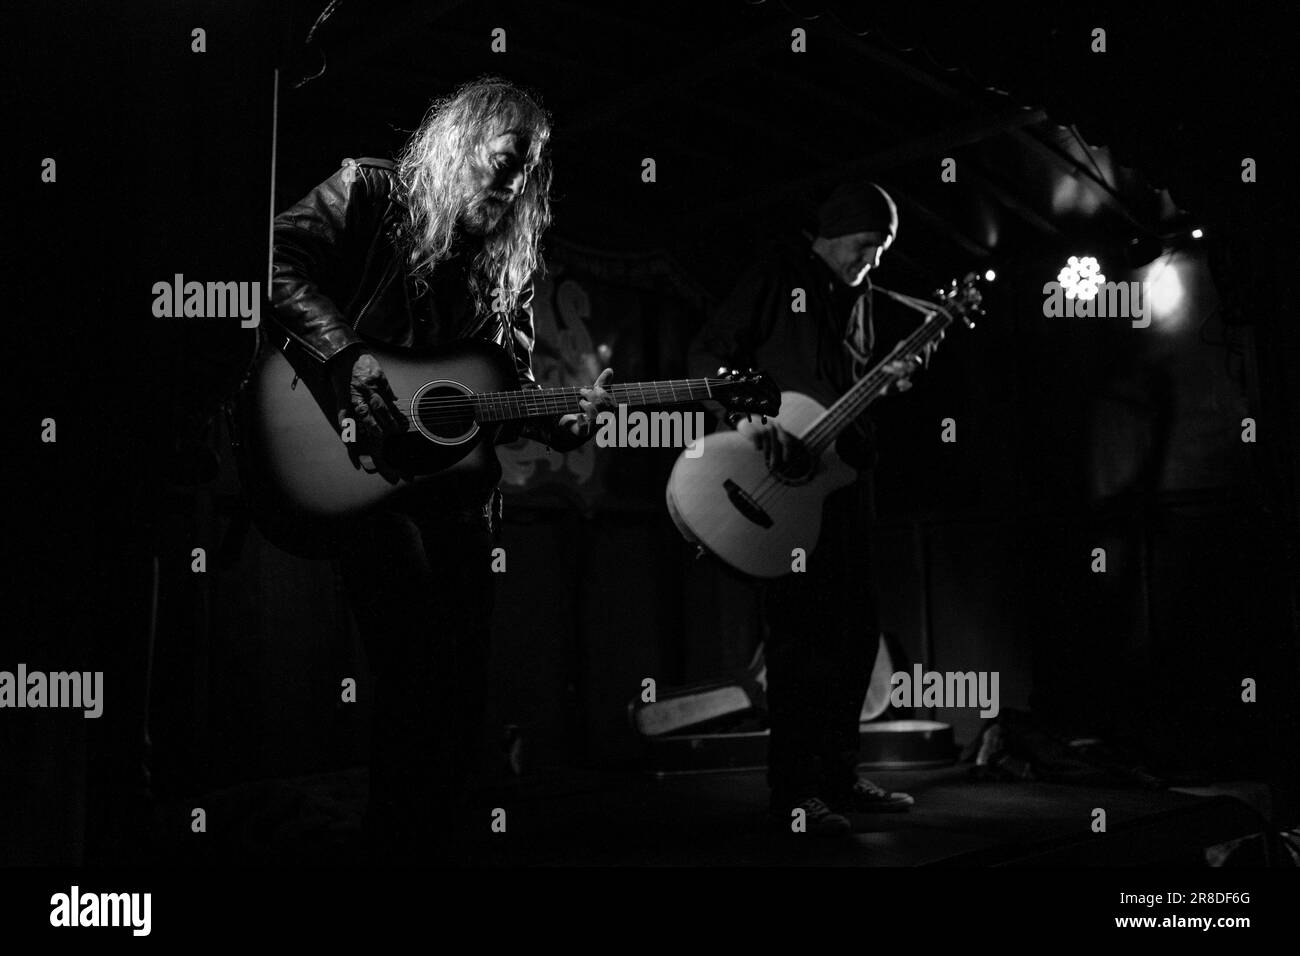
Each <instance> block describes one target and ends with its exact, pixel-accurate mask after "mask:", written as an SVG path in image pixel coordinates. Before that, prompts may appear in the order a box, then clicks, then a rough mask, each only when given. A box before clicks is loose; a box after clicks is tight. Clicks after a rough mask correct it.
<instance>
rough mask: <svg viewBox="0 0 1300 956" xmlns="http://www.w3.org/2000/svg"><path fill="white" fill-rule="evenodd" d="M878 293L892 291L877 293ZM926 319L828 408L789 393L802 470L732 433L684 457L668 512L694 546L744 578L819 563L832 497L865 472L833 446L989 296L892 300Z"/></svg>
mask: <svg viewBox="0 0 1300 956" xmlns="http://www.w3.org/2000/svg"><path fill="white" fill-rule="evenodd" d="M877 291H881V292H883V291H885V290H880V289H878V290H877ZM887 294H889V295H891V296H892V297H894V298H896V299H899V300H900V301H903V302H904V303H905V304H907V305H909V306H911V307H913V308H917V309H918V310H921V311H922V312H923V314H924V315H925V320H924V321H923V322H922V324H921V326H920V327H919V328H918V329H916V331H914V332H913V333H912V334H911V335H909V336H908V337H907V338H906V339H904V340H903V341H901V342H899V343H898V345H897V346H896V347H895V348H894V349H893V351H891V352H890V353H889V354H888V355H887V356H885V358H884V359H883V360H881V362H880V363H879V364H877V365H876V366H875V367H874V368H872V369H871V370H870V371H868V372H867V373H866V374H865V375H863V376H862V378H860V379H858V381H857V382H856V383H854V385H853V387H852V388H850V389H849V390H848V391H847V392H845V393H844V395H843V396H841V397H840V399H839V400H838V401H837V402H835V404H833V405H832V406H831V407H830V408H824V407H823V406H822V405H821V404H819V403H818V402H816V401H815V400H813V399H811V398H809V397H808V396H807V395H803V394H801V393H799V392H782V393H781V411H780V414H778V415H777V416H776V421H777V423H778V424H779V425H780V426H781V427H782V428H783V429H785V431H787V432H789V433H790V434H791V435H793V436H795V437H797V438H798V439H799V440H800V441H801V442H802V443H803V447H804V449H805V450H806V451H807V455H805V456H801V461H800V462H799V463H797V465H798V466H797V467H790V466H785V467H783V468H781V469H780V470H777V469H773V468H770V467H768V465H767V464H766V462H765V460H764V454H763V452H762V451H761V450H759V449H757V448H755V447H754V443H753V442H752V441H751V440H750V439H749V438H747V437H745V436H743V435H740V434H739V433H737V432H734V431H721V432H715V433H714V434H712V435H707V436H705V437H704V439H703V446H702V448H701V449H700V454H699V455H698V457H692V458H687V457H685V456H684V455H683V456H679V457H678V459H677V463H676V465H675V466H674V467H673V471H672V474H671V475H670V476H669V479H668V487H667V490H666V497H667V500H668V512H669V514H670V515H671V516H672V519H673V522H674V523H675V524H676V525H677V528H678V530H679V531H680V532H681V533H682V535H683V536H684V537H685V538H686V540H687V541H689V542H691V543H693V544H695V545H698V546H699V547H700V548H702V549H703V550H704V551H705V552H707V553H710V554H713V555H715V556H716V557H718V558H720V559H721V560H722V561H724V562H725V563H727V564H729V565H730V566H731V567H733V568H735V569H736V570H737V571H740V572H741V573H743V574H747V575H750V576H752V577H758V578H778V577H781V576H783V575H785V574H788V573H790V571H791V567H792V556H793V553H794V549H795V548H801V549H803V552H804V553H805V554H812V551H813V548H814V547H815V546H816V544H817V539H818V538H819V537H820V535H821V521H822V505H823V503H824V502H825V500H826V496H827V495H829V494H830V493H831V492H833V491H835V490H836V489H838V488H843V487H844V486H846V485H848V484H850V483H852V482H853V481H854V480H855V479H856V478H857V471H856V470H855V469H853V468H851V467H850V466H849V465H848V464H846V463H845V462H844V460H843V459H841V458H840V456H839V455H838V454H837V453H836V451H835V440H836V439H837V438H838V437H839V436H840V433H841V432H843V431H844V429H845V428H847V427H848V426H849V424H850V423H852V422H853V420H854V419H855V418H857V416H858V415H859V414H860V413H861V412H862V410H863V409H865V408H866V407H867V406H868V405H870V404H871V403H872V402H874V401H875V400H876V399H877V398H879V397H880V396H881V395H883V394H884V393H885V391H886V390H887V389H888V387H889V385H890V384H891V382H892V381H893V380H894V378H895V377H896V376H895V375H894V373H891V372H887V371H885V366H887V365H889V364H890V363H891V362H894V361H897V360H899V359H909V358H913V357H919V356H921V355H923V354H927V351H928V350H929V349H931V348H932V347H933V346H934V345H936V344H937V343H938V341H939V339H940V338H941V337H942V336H943V334H944V332H945V331H946V330H947V329H948V328H949V327H950V326H952V325H953V323H955V322H962V323H964V324H965V325H967V326H970V327H973V326H974V321H973V320H972V319H971V316H972V315H974V314H978V311H979V306H980V301H981V295H980V292H979V290H978V288H976V278H975V276H974V274H968V275H967V276H966V277H965V279H964V280H963V281H962V283H961V284H960V285H958V283H957V282H956V281H955V280H954V281H953V283H952V285H951V288H950V289H949V290H947V291H946V292H940V293H937V297H938V299H939V301H938V302H927V301H926V300H923V299H914V298H912V297H910V296H901V295H899V294H898V293H887Z"/></svg>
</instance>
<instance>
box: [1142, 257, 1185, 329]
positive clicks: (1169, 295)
mask: <svg viewBox="0 0 1300 956" xmlns="http://www.w3.org/2000/svg"><path fill="white" fill-rule="evenodd" d="M1144 285H1145V286H1146V295H1147V301H1149V302H1150V303H1151V313H1152V316H1153V317H1154V318H1155V319H1156V320H1157V321H1160V320H1162V319H1163V320H1168V319H1170V318H1172V317H1173V315H1174V313H1176V312H1177V311H1178V309H1179V307H1180V306H1181V305H1182V304H1183V279H1182V276H1181V275H1179V269H1178V265H1177V264H1176V263H1174V262H1171V261H1169V260H1168V259H1165V260H1161V261H1159V262H1156V263H1155V264H1154V265H1152V266H1151V268H1150V269H1149V270H1148V271H1147V277H1146V282H1145V283H1144Z"/></svg>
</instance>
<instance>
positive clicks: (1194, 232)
mask: <svg viewBox="0 0 1300 956" xmlns="http://www.w3.org/2000/svg"><path fill="white" fill-rule="evenodd" d="M1204 235H1205V231H1204V230H1203V229H1193V230H1192V238H1193V239H1200V238H1201V237H1202V236H1204Z"/></svg>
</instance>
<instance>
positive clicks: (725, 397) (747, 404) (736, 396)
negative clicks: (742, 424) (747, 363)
mask: <svg viewBox="0 0 1300 956" xmlns="http://www.w3.org/2000/svg"><path fill="white" fill-rule="evenodd" d="M718 375H719V376H720V377H721V379H722V381H721V382H717V381H714V382H712V383H711V386H710V389H711V391H712V393H713V399H714V401H717V402H720V403H721V404H722V406H723V407H724V408H726V409H727V411H729V412H736V413H739V414H742V415H776V414H777V413H778V412H780V411H781V390H780V389H779V388H777V387H776V383H775V382H773V381H772V379H771V378H769V377H768V374H767V373H766V372H760V371H758V370H756V369H748V370H746V371H743V372H741V371H736V370H733V369H725V368H720V369H718Z"/></svg>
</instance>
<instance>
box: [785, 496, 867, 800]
mask: <svg viewBox="0 0 1300 956" xmlns="http://www.w3.org/2000/svg"><path fill="white" fill-rule="evenodd" d="M870 514H871V509H870V490H869V486H868V485H866V484H865V483H860V484H857V485H854V486H851V487H849V488H846V489H841V490H840V491H838V492H836V493H835V494H833V495H831V496H830V497H829V498H828V499H827V501H826V507H825V512H824V514H823V523H822V531H821V539H820V541H819V543H818V544H817V547H816V549H815V550H813V551H812V553H811V554H809V555H808V568H807V570H806V571H804V572H800V573H794V574H789V575H787V576H785V577H783V578H780V579H778V580H776V581H774V582H772V583H771V584H769V585H768V587H767V589H766V591H765V602H764V603H765V606H766V612H767V620H768V636H767V643H766V651H765V656H766V662H767V703H768V710H769V717H770V720H771V737H770V739H769V743H768V784H769V786H770V787H771V789H772V803H773V807H774V809H782V810H784V809H785V808H787V807H789V806H792V805H793V804H795V803H798V802H800V801H801V800H804V799H806V798H807V797H810V796H823V797H828V798H829V797H830V796H832V795H834V794H836V793H842V792H843V791H844V790H845V789H847V788H849V787H851V786H852V784H853V782H854V780H855V779H856V767H857V762H858V723H859V715H860V714H861V711H862V701H863V698H864V697H866V693H867V687H868V686H869V684H870V683H871V669H872V666H873V664H874V663H875V658H876V650H877V647H878V633H877V622H876V608H875V601H874V598H873V593H872V580H871V552H870V546H869V539H868V533H867V532H868V522H869V519H870Z"/></svg>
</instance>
